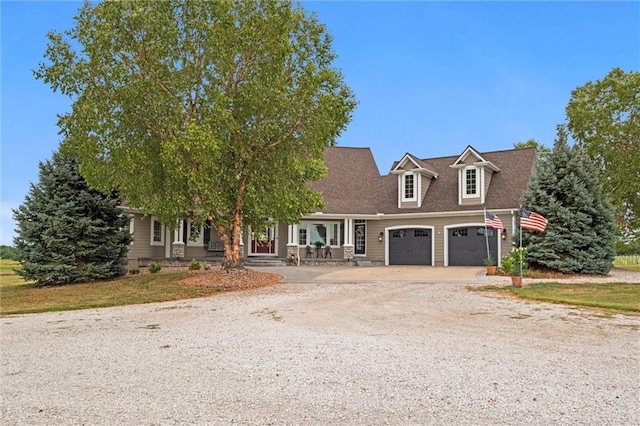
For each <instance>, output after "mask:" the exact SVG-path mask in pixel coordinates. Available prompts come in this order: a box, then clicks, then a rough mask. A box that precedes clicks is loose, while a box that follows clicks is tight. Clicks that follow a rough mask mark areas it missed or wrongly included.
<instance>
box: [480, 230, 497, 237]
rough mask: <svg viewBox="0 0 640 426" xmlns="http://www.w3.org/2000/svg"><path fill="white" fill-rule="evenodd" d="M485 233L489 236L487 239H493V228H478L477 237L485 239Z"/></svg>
mask: <svg viewBox="0 0 640 426" xmlns="http://www.w3.org/2000/svg"><path fill="white" fill-rule="evenodd" d="M485 231H486V232H485ZM485 233H486V234H487V237H493V235H494V234H493V228H476V235H477V236H479V237H484V235H485Z"/></svg>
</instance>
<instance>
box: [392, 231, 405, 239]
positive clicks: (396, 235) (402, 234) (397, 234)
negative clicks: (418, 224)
mask: <svg viewBox="0 0 640 426" xmlns="http://www.w3.org/2000/svg"><path fill="white" fill-rule="evenodd" d="M406 236H407V231H406V230H404V229H399V230H397V231H393V232H392V233H391V238H404V237H406Z"/></svg>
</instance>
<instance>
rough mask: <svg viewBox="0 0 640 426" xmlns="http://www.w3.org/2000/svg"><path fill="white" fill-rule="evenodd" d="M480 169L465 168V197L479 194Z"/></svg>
mask: <svg viewBox="0 0 640 426" xmlns="http://www.w3.org/2000/svg"><path fill="white" fill-rule="evenodd" d="M478 182H479V181H478V169H477V168H476V167H470V168H467V169H465V170H464V183H463V185H464V193H463V195H464V196H465V197H476V196H478Z"/></svg>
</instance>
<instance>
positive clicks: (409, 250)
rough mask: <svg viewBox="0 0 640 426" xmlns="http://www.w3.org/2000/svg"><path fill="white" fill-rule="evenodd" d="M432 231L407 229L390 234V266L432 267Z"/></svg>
mask: <svg viewBox="0 0 640 426" xmlns="http://www.w3.org/2000/svg"><path fill="white" fill-rule="evenodd" d="M431 234H432V232H431V230H430V229H423V228H406V229H396V230H393V231H390V232H389V264H390V265H431V238H432V235H431Z"/></svg>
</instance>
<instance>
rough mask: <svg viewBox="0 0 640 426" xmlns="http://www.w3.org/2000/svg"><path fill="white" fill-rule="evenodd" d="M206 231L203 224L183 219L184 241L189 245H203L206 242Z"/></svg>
mask: <svg viewBox="0 0 640 426" xmlns="http://www.w3.org/2000/svg"><path fill="white" fill-rule="evenodd" d="M203 241H204V232H203V229H202V227H201V226H198V225H196V224H195V223H193V222H191V221H190V220H189V221H187V220H183V221H182V242H183V243H185V244H186V245H188V246H201V245H203V244H204V242H203Z"/></svg>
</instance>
